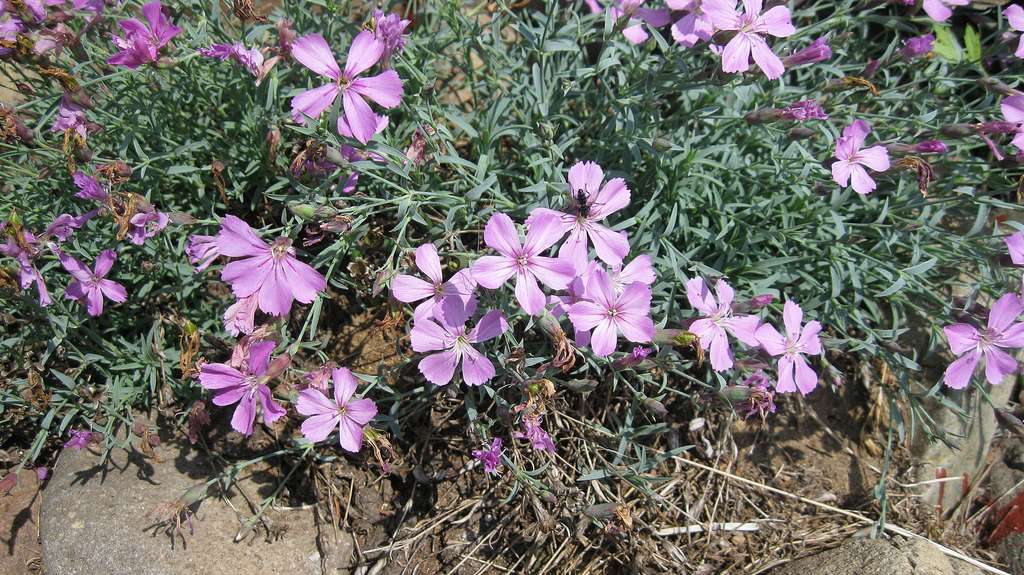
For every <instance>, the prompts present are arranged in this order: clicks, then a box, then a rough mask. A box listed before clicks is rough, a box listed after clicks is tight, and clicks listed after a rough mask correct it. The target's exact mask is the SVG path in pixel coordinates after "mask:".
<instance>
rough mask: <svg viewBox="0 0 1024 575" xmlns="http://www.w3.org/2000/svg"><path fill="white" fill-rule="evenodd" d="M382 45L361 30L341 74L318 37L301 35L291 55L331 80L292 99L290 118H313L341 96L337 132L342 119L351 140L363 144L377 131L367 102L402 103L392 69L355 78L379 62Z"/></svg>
mask: <svg viewBox="0 0 1024 575" xmlns="http://www.w3.org/2000/svg"><path fill="white" fill-rule="evenodd" d="M383 54H384V45H383V44H381V43H380V42H379V41H377V40H376V39H375V38H374V37H373V32H370V31H369V30H364V31H362V32H360V33H359V35H357V36H356V37H355V39H354V40H352V46H351V47H350V48H349V52H348V58H347V59H346V60H345V70H344V72H342V71H341V69H339V68H338V62H337V61H336V60H335V59H334V55H333V54H332V53H331V48H330V47H329V46H328V45H327V41H325V40H324V39H323V36H320V35H319V34H310V35H308V36H303V37H302V38H299V39H298V40H296V41H295V45H294V46H293V47H292V56H294V57H295V59H296V60H298V61H299V62H300V63H302V65H304V66H305V67H307V68H309V69H310V70H312V71H314V72H316V73H317V74H319V75H321V76H324V77H326V78H329V79H331V80H332V81H333V83H330V84H324V85H323V86H320V87H319V88H314V89H312V90H307V91H305V92H303V93H301V94H299V95H298V96H296V97H295V98H293V99H292V118H293V119H294V120H295V121H296V122H301V121H302V119H303V116H309V117H311V118H317V117H319V116H320V114H321V113H322V112H323V111H324V110H326V109H327V108H328V107H330V105H331V104H333V103H334V100H335V99H336V98H337V97H338V94H341V97H342V107H343V108H344V112H345V113H344V114H342V115H341V116H339V117H338V122H339V125H338V131H339V132H340V131H341V120H342V118H344V119H345V121H346V122H347V123H348V125H349V126H350V129H351V131H352V133H353V135H355V138H356V139H357V140H359V141H360V142H362V143H364V144H365V143H367V142H369V141H370V139H371V138H373V135H374V133H375V131H376V128H377V123H378V120H377V115H376V114H374V113H373V111H372V110H371V109H370V105H369V104H368V103H367V102H366V100H367V99H369V100H372V101H374V102H376V103H377V104H378V105H380V106H383V107H385V108H394V107H395V106H397V105H398V104H399V103H400V102H401V101H402V80H401V78H399V77H398V73H397V72H395V71H394V70H385V71H384V72H381V73H380V74H378V75H376V76H370V77H365V78H360V77H359V75H360V74H362V73H363V72H365V71H366V70H368V69H369V68H370V67H371V66H373V65H374V64H376V63H377V61H378V60H380V58H381V56H382V55H383Z"/></svg>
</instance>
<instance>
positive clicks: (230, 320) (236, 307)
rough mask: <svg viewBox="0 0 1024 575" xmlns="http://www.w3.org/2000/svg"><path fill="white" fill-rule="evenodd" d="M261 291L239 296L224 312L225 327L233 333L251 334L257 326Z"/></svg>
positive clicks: (235, 334)
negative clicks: (257, 311) (257, 310)
mask: <svg viewBox="0 0 1024 575" xmlns="http://www.w3.org/2000/svg"><path fill="white" fill-rule="evenodd" d="M259 300H260V293H259V292H253V293H252V294H251V295H249V296H246V297H242V298H238V300H237V301H235V303H233V304H231V305H230V306H228V309H227V310H226V311H225V312H224V329H225V330H227V332H228V333H230V334H231V335H233V336H235V337H238V335H239V334H243V333H244V334H250V333H252V331H253V330H254V329H255V328H256V308H257V307H259Z"/></svg>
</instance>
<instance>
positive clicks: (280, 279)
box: [217, 216, 327, 316]
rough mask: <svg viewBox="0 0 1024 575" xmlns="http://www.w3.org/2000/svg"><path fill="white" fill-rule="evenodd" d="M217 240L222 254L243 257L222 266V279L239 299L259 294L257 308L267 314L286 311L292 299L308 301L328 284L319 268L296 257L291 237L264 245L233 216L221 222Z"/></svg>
mask: <svg viewBox="0 0 1024 575" xmlns="http://www.w3.org/2000/svg"><path fill="white" fill-rule="evenodd" d="M217 243H218V245H219V248H220V253H221V254H222V255H225V256H228V257H232V258H243V259H239V260H235V261H233V262H231V263H229V264H228V265H226V266H224V270H223V271H222V272H221V279H223V280H224V281H226V282H227V283H229V284H231V289H232V291H234V292H235V295H236V296H237V297H238V298H240V299H241V298H246V297H249V296H251V295H253V294H259V308H260V310H262V311H264V312H266V313H268V314H270V315H275V316H283V315H286V314H287V313H288V312H289V311H291V308H292V300H298V301H299V302H301V303H310V302H312V301H313V300H314V299H316V297H317V293H319V292H321V291H323V290H325V289H326V288H327V281H326V280H325V279H324V276H322V275H320V272H318V271H316V270H315V269H313V268H312V267H310V266H309V265H307V264H305V263H303V262H300V261H299V260H298V258H296V257H295V248H293V247H292V246H291V240H290V239H288V238H286V237H280V238H277V239H276V240H275V241H274V243H273V245H267V243H266V242H264V241H263V240H262V239H260V237H259V236H258V235H256V233H255V232H253V230H252V228H250V227H249V225H248V224H246V223H245V222H244V221H242V220H241V219H239V218H237V217H235V216H227V217H226V218H224V221H223V222H221V229H220V234H218V236H217Z"/></svg>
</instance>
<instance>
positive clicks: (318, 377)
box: [302, 362, 337, 392]
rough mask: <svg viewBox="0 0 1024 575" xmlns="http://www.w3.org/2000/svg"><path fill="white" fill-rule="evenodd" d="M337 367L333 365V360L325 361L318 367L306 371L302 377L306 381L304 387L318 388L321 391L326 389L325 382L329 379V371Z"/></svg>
mask: <svg viewBox="0 0 1024 575" xmlns="http://www.w3.org/2000/svg"><path fill="white" fill-rule="evenodd" d="M335 369H337V368H336V367H334V364H333V362H332V363H327V364H324V365H322V366H320V368H319V369H314V370H313V371H311V372H309V373H307V374H306V375H304V376H303V377H302V379H304V380H305V381H306V387H311V388H313V389H318V390H320V391H322V392H326V391H327V382H328V381H329V380H330V379H331V373H332V372H333V371H334V370H335Z"/></svg>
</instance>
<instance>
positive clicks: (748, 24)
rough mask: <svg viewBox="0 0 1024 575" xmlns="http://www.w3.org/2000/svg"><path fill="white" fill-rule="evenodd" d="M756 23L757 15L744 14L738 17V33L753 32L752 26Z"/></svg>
mask: <svg viewBox="0 0 1024 575" xmlns="http://www.w3.org/2000/svg"><path fill="white" fill-rule="evenodd" d="M756 22H757V15H755V14H744V15H743V16H740V32H746V33H751V32H754V24H755V23H756Z"/></svg>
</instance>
